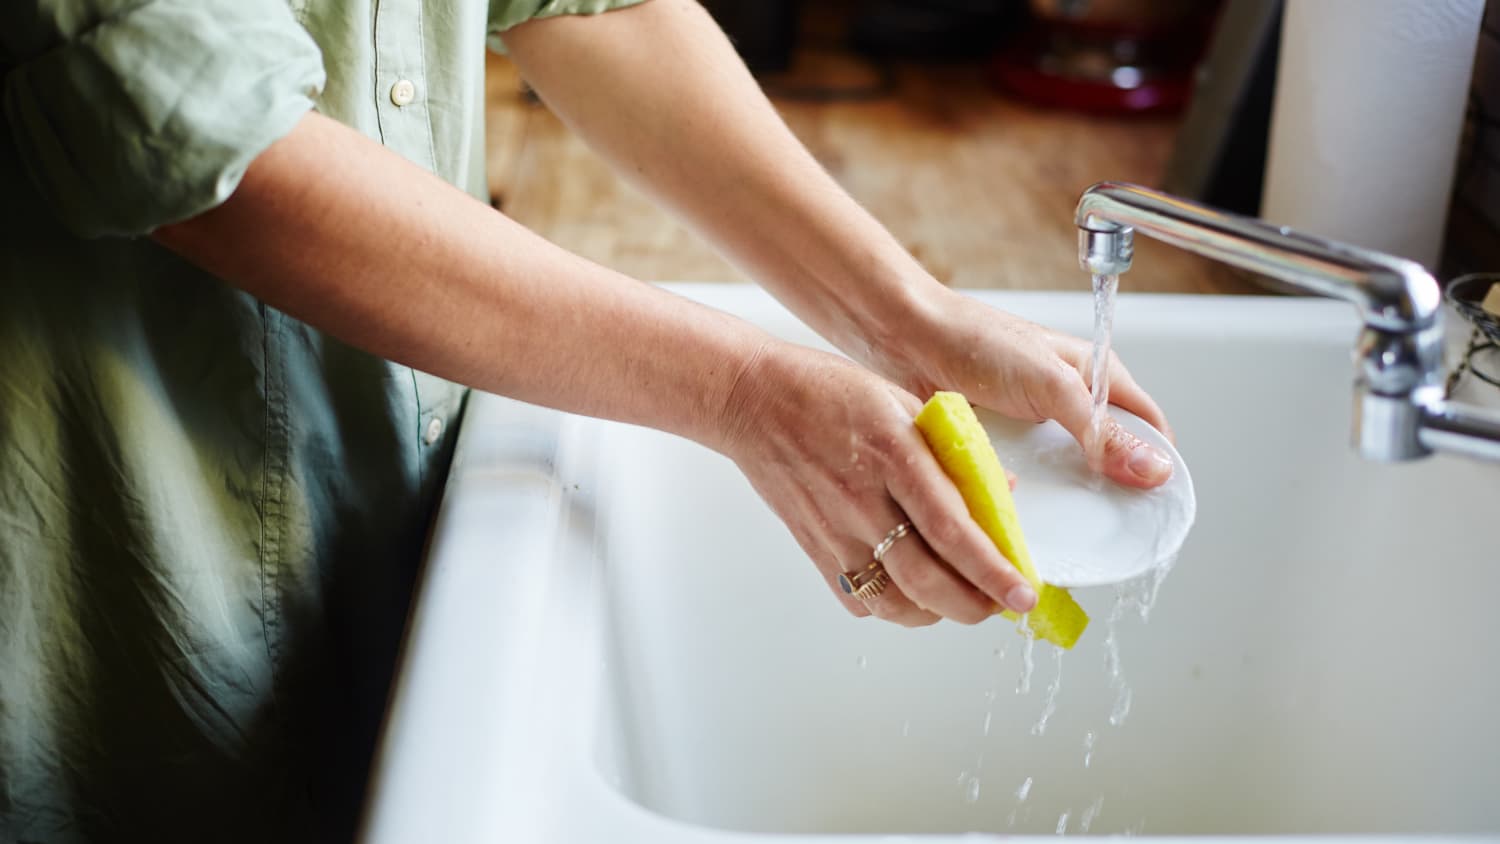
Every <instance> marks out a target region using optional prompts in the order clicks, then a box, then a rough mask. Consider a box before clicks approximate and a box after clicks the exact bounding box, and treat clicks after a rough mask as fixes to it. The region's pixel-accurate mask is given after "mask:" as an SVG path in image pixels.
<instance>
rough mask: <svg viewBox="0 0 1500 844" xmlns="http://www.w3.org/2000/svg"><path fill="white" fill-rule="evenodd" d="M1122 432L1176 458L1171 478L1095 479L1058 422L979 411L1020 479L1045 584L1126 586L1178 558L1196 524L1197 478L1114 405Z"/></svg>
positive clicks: (1019, 494) (1021, 506) (1023, 510)
mask: <svg viewBox="0 0 1500 844" xmlns="http://www.w3.org/2000/svg"><path fill="white" fill-rule="evenodd" d="M1109 410H1110V413H1111V415H1112V416H1114V418H1115V419H1116V420H1117V421H1118V422H1119V423H1120V424H1121V425H1122V426H1124V427H1125V429H1126V430H1127V431H1129V432H1131V433H1132V434H1135V435H1136V436H1137V437H1140V438H1141V439H1142V440H1145V441H1146V442H1148V443H1150V444H1151V445H1154V446H1156V447H1157V448H1159V449H1161V451H1162V452H1163V453H1164V454H1166V455H1168V456H1170V457H1171V458H1172V465H1173V468H1172V477H1171V478H1170V479H1168V480H1167V482H1166V483H1165V484H1163V485H1161V486H1160V487H1157V488H1156V489H1152V490H1140V489H1135V488H1132V487H1126V486H1121V485H1119V484H1117V483H1115V482H1114V481H1111V480H1108V479H1106V478H1103V477H1101V476H1098V475H1095V474H1094V473H1093V471H1091V470H1090V469H1089V467H1088V461H1087V460H1086V459H1085V458H1084V455H1083V449H1082V448H1080V447H1079V445H1078V442H1077V441H1076V440H1074V439H1073V437H1071V436H1070V435H1069V434H1068V432H1067V431H1065V430H1064V429H1063V427H1062V426H1061V425H1059V424H1057V423H1056V422H1044V423H1042V424H1040V425H1038V424H1035V423H1031V422H1019V421H1016V420H1014V419H1007V418H1005V417H1003V416H1000V415H998V414H995V413H990V412H988V411H985V410H982V409H980V410H978V413H979V420H980V421H981V422H982V423H983V424H984V428H985V431H987V432H988V433H989V435H990V441H991V442H992V443H993V444H994V446H995V453H997V454H999V455H1000V462H1001V463H1003V464H1005V468H1007V469H1009V470H1010V471H1011V472H1014V473H1015V475H1016V478H1017V483H1016V490H1015V499H1016V510H1017V512H1018V513H1019V514H1020V516H1021V529H1022V530H1023V531H1025V534H1026V544H1027V546H1028V547H1029V548H1030V549H1031V557H1032V560H1033V561H1034V562H1035V563H1036V568H1037V573H1038V574H1040V575H1041V578H1042V580H1043V581H1045V582H1047V583H1054V584H1057V585H1059V586H1069V587H1074V586H1103V585H1106V584H1112V583H1123V582H1125V581H1127V580H1131V579H1134V578H1137V577H1140V576H1141V575H1144V574H1146V573H1148V572H1150V571H1151V570H1152V569H1154V568H1157V567H1158V566H1161V565H1163V564H1165V563H1168V562H1170V561H1171V560H1173V559H1175V558H1176V556H1177V552H1178V550H1179V549H1180V548H1181V547H1182V542H1183V540H1184V539H1186V538H1187V534H1188V530H1189V529H1190V528H1191V527H1192V526H1193V518H1194V517H1195V516H1196V514H1197V510H1198V501H1197V498H1196V497H1195V496H1194V494H1193V479H1192V477H1191V476H1190V475H1189V474H1188V469H1187V466H1186V465H1185V464H1184V463H1183V461H1182V456H1181V455H1179V454H1178V453H1177V449H1175V448H1173V447H1172V444H1171V443H1170V442H1168V441H1167V438H1166V437H1164V436H1162V434H1161V433H1160V432H1159V431H1157V430H1156V429H1155V428H1153V427H1151V426H1150V425H1149V424H1147V423H1146V422H1145V420H1143V419H1141V418H1140V417H1139V416H1136V415H1135V414H1133V413H1129V412H1127V411H1124V410H1121V409H1119V408H1117V407H1111V408H1110V409H1109Z"/></svg>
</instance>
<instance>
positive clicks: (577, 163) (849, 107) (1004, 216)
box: [487, 55, 1258, 293]
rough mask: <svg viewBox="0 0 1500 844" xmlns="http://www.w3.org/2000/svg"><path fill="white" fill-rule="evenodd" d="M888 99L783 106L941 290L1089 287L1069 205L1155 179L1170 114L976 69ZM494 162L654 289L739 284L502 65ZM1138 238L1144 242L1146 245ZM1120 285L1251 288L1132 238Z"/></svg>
mask: <svg viewBox="0 0 1500 844" xmlns="http://www.w3.org/2000/svg"><path fill="white" fill-rule="evenodd" d="M860 72H866V73H868V68H865V69H863V70H862V69H861V67H860V62H859V60H858V59H856V58H854V57H851V56H837V55H829V56H822V57H818V56H809V57H805V58H804V59H802V60H799V69H798V70H797V76H798V77H799V78H800V79H801V80H802V84H805V83H806V80H808V79H812V80H814V81H816V80H819V79H836V78H846V77H848V76H850V75H851V74H854V75H857V74H859V73H860ZM894 79H895V84H894V86H893V87H894V90H892V91H891V93H890V94H889V95H887V96H883V97H880V98H877V99H873V100H869V101H862V102H811V101H807V100H801V99H791V98H785V99H783V98H774V99H775V102H776V104H777V107H778V109H779V110H780V111H781V114H782V116H783V117H784V119H785V120H786V121H787V123H788V124H789V125H790V126H791V128H792V130H793V131H794V132H795V133H796V134H797V136H798V137H800V138H801V139H802V141H803V142H804V143H805V144H807V145H808V147H809V148H810V149H811V150H812V152H813V153H814V154H815V155H816V156H817V158H818V160H819V161H821V162H822V163H823V166H824V167H826V168H827V169H828V170H829V172H831V173H832V174H833V175H834V177H835V178H837V179H838V181H839V182H840V183H841V184H842V185H843V186H844V187H845V189H846V190H848V191H849V192H850V193H851V194H852V195H853V196H854V197H855V198H856V199H857V200H859V201H860V202H861V203H863V204H864V205H865V207H867V208H868V209H870V211H871V212H872V213H873V214H874V215H875V216H876V217H877V218H879V219H880V220H881V221H882V222H884V223H885V225H886V226H887V227H888V228H890V229H891V231H892V232H894V233H895V235H896V237H897V238H898V239H900V241H901V242H902V243H904V244H905V245H906V247H907V248H908V249H909V250H910V251H911V252H912V254H913V255H915V256H916V257H917V258H918V259H920V260H921V261H922V262H923V263H924V264H925V265H926V266H927V268H928V269H929V270H930V271H931V272H932V273H933V274H934V275H935V276H936V277H937V278H938V279H940V280H942V281H943V282H945V283H947V284H949V285H953V286H958V287H987V288H1018V289H1045V290H1066V289H1074V290H1086V289H1088V287H1089V282H1088V279H1087V277H1086V276H1084V275H1083V273H1081V272H1080V271H1079V270H1078V268H1077V259H1076V250H1077V245H1076V234H1075V231H1076V230H1075V228H1074V226H1073V206H1074V203H1075V202H1077V199H1078V195H1079V193H1080V192H1082V191H1083V189H1084V188H1086V187H1088V186H1089V185H1090V184H1092V183H1094V182H1096V181H1101V180H1105V179H1111V180H1123V181H1133V182H1141V183H1144V184H1148V185H1149V184H1154V183H1156V182H1157V181H1158V180H1159V179H1160V176H1161V173H1162V172H1163V169H1164V167H1165V165H1166V162H1167V158H1168V156H1169V155H1170V152H1171V146H1172V142H1173V137H1174V132H1175V130H1176V123H1175V121H1173V120H1169V119H1124V120H1117V119H1099V118H1090V117H1084V116H1080V115H1075V114H1070V113H1065V112H1057V111H1047V110H1042V109H1038V108H1034V107H1031V106H1027V105H1023V104H1020V103H1016V102H1014V101H1011V100H1007V99H1005V98H1003V97H1001V96H999V95H997V94H996V93H995V92H994V91H993V90H992V89H990V88H989V87H988V85H987V84H986V83H985V82H984V80H983V77H982V74H981V72H980V69H979V68H977V67H963V66H959V67H938V68H934V67H930V66H911V67H900V68H897V69H896V71H895V76H894ZM487 119H488V124H489V142H488V150H487V156H488V163H489V174H490V175H489V178H490V192H491V196H492V199H493V201H494V202H495V204H496V205H497V207H499V208H501V210H503V211H504V212H505V213H506V214H508V215H510V216H511V217H513V218H514V219H516V220H517V221H519V222H521V223H522V224H524V225H526V226H528V227H530V228H531V229H532V230H534V231H536V232H538V233H539V234H541V235H543V236H544V237H546V238H548V239H549V240H551V241H553V242H555V243H557V244H559V245H561V246H563V247H565V248H567V249H570V250H572V251H574V252H577V253H579V254H582V255H584V256H586V257H588V258H590V259H593V260H595V261H598V262H600V263H602V264H605V265H607V266H610V267H613V268H615V269H617V270H620V271H622V272H625V273H627V274H629V275H632V276H634V277H636V278H640V279H645V280H650V281H737V280H743V277H742V276H741V275H740V274H739V273H738V272H737V271H736V270H734V269H733V268H732V267H730V266H729V265H728V264H727V263H725V262H724V261H723V260H721V259H720V258H719V257H718V256H717V255H715V254H714V253H713V251H712V250H710V249H708V248H707V247H706V246H704V245H703V244H702V243H701V242H699V241H698V240H697V239H696V238H695V237H694V236H693V235H692V234H691V233H690V232H689V231H688V230H687V229H685V228H684V227H682V226H681V225H679V224H678V223H677V222H676V221H675V220H674V219H673V218H672V217H670V216H668V215H667V214H665V213H664V212H662V211H660V210H658V209H657V208H656V207H655V206H653V205H652V204H651V203H650V202H649V201H648V200H646V199H645V198H644V197H643V196H642V195H640V194H638V193H636V192H635V191H634V190H633V189H631V188H630V187H628V186H626V185H625V184H624V183H623V182H622V181H621V180H619V179H617V178H615V177H614V176H613V175H612V174H611V173H610V172H609V170H608V169H607V168H606V167H605V165H604V164H603V163H602V162H601V161H600V160H599V159H597V158H596V157H594V156H593V155H592V153H590V152H589V151H588V149H587V147H585V146H584V145H583V143H582V142H581V141H580V140H579V139H578V138H577V137H576V136H574V135H573V134H572V133H571V132H569V131H568V129H567V128H566V127H564V126H563V125H562V123H561V122H560V121H559V120H557V119H556V118H555V117H553V116H552V115H551V114H550V113H549V112H548V111H547V110H546V108H545V107H544V106H542V105H539V104H536V103H535V102H534V101H532V100H530V99H528V98H527V97H525V96H524V94H523V86H522V83H521V80H520V78H519V76H518V74H517V73H516V71H515V69H514V66H513V65H511V64H510V62H509V61H507V60H506V59H504V58H502V57H500V56H495V55H492V56H491V57H490V59H489V68H488V107H487ZM1142 240H1144V239H1142ZM1123 286H1124V288H1125V289H1126V290H1136V291H1145V290H1149V291H1155V292H1171V293H1243V292H1258V290H1257V289H1256V288H1254V287H1252V286H1251V285H1250V284H1249V283H1247V282H1246V281H1244V280H1242V278H1241V277H1240V276H1239V275H1238V274H1236V273H1234V272H1233V271H1230V270H1227V269H1225V268H1223V267H1220V266H1217V265H1214V264H1210V263H1208V262H1206V261H1203V260H1201V259H1198V258H1196V257H1193V256H1190V255H1187V254H1185V253H1182V252H1179V251H1176V250H1173V249H1169V248H1166V247H1163V246H1161V245H1160V244H1156V243H1153V242H1149V241H1147V242H1138V247H1137V258H1136V261H1135V268H1134V269H1133V270H1132V271H1131V273H1130V275H1129V276H1128V277H1127V278H1126V280H1125V282H1124V285H1123Z"/></svg>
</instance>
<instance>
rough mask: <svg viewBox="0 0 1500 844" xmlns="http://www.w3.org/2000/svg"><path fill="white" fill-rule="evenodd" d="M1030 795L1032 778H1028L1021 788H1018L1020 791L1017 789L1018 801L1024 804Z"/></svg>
mask: <svg viewBox="0 0 1500 844" xmlns="http://www.w3.org/2000/svg"><path fill="white" fill-rule="evenodd" d="M1030 794H1031V777H1027V778H1026V781H1025V782H1023V783H1021V787H1020V788H1018V789H1016V799H1017V800H1019V801H1021V802H1022V803H1025V802H1026V798H1027V797H1028V796H1030Z"/></svg>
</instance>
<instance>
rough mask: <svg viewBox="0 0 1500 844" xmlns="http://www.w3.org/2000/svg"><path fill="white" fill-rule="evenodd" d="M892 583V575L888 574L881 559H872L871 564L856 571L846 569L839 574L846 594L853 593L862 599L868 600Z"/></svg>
mask: <svg viewBox="0 0 1500 844" xmlns="http://www.w3.org/2000/svg"><path fill="white" fill-rule="evenodd" d="M890 584H891V576H890V575H889V574H886V571H885V566H883V565H881V564H880V561H879V560H871V561H870V564H869V565H867V566H865V567H864V568H862V569H858V570H856V571H846V572H844V573H843V574H841V575H839V588H840V589H843V590H844V594H845V595H853V596H854V597H856V598H858V599H860V600H861V601H868V600H870V599H871V598H874V597H875V596H876V595H879V594H880V593H881V592H884V591H885V587H887V586H889V585H890Z"/></svg>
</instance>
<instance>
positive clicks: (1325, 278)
mask: <svg viewBox="0 0 1500 844" xmlns="http://www.w3.org/2000/svg"><path fill="white" fill-rule="evenodd" d="M1075 222H1076V223H1077V224H1078V228H1079V230H1080V231H1079V261H1080V263H1082V264H1083V266H1084V267H1085V268H1086V269H1089V270H1090V271H1091V272H1092V271H1096V270H1098V269H1105V270H1106V271H1111V270H1112V271H1113V272H1115V273H1118V272H1123V271H1124V270H1126V269H1129V266H1130V252H1131V249H1130V244H1129V232H1130V231H1132V230H1133V231H1138V232H1140V233H1142V234H1145V235H1148V236H1150V237H1152V238H1155V239H1157V240H1161V241H1163V242H1166V243H1170V244H1172V245H1173V246H1177V247H1179V248H1182V249H1186V250H1188V251H1189V252H1196V253H1198V254H1199V255H1205V256H1207V257H1209V258H1213V259H1214V260H1217V261H1222V262H1224V263H1226V264H1232V265H1234V266H1237V267H1242V268H1244V269H1247V270H1250V271H1252V272H1258V273H1262V274H1264V275H1268V276H1271V277H1273V278H1277V279H1280V280H1281V281H1284V282H1286V283H1288V284H1290V285H1292V286H1294V287H1297V288H1299V289H1301V290H1305V291H1307V292H1309V293H1315V294H1317V295H1319V296H1327V297H1329V298H1332V299H1343V300H1344V301H1347V302H1350V303H1352V304H1353V305H1354V306H1355V307H1357V308H1358V309H1359V311H1360V315H1361V316H1362V317H1363V319H1364V321H1365V323H1366V324H1367V325H1369V326H1370V327H1372V328H1378V329H1382V330H1385V331H1395V332H1409V331H1417V330H1421V329H1423V328H1428V327H1430V326H1432V325H1434V324H1436V322H1437V318H1438V316H1437V315H1438V311H1439V308H1440V307H1441V304H1442V295H1441V292H1440V291H1439V289H1438V284H1437V281H1436V280H1435V279H1433V277H1432V274H1431V273H1429V272H1427V270H1426V269H1424V268H1423V267H1422V265H1421V264H1418V263H1417V262H1415V261H1409V260H1406V259H1405V258H1397V257H1394V256H1391V255H1385V254H1382V253H1380V252H1375V251H1372V250H1369V249H1361V248H1359V247H1356V246H1349V245H1347V244H1343V243H1337V242H1334V241H1331V240H1324V239H1322V238H1318V237H1313V236H1311V235H1306V234H1302V233H1300V232H1296V231H1293V230H1292V229H1289V228H1286V227H1284V226H1272V225H1270V224H1268V223H1265V222H1263V221H1261V220H1257V219H1254V218H1251V217H1242V216H1239V215H1237V214H1230V213H1227V212H1224V211H1220V210H1218V209H1215V208H1210V207H1208V206H1207V205H1201V204H1199V203H1196V202H1192V201H1189V200H1186V199H1180V198H1178V197H1175V196H1172V195H1170V194H1166V193H1162V192H1161V191H1156V190H1151V189H1150V188H1143V187H1140V186H1137V185H1130V184H1123V183H1118V182H1100V183H1099V184H1097V185H1094V186H1093V187H1091V188H1089V189H1088V190H1087V191H1085V192H1084V194H1083V197H1082V198H1081V199H1079V201H1078V212H1077V214H1076V216H1075ZM1122 240H1123V243H1122Z"/></svg>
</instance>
